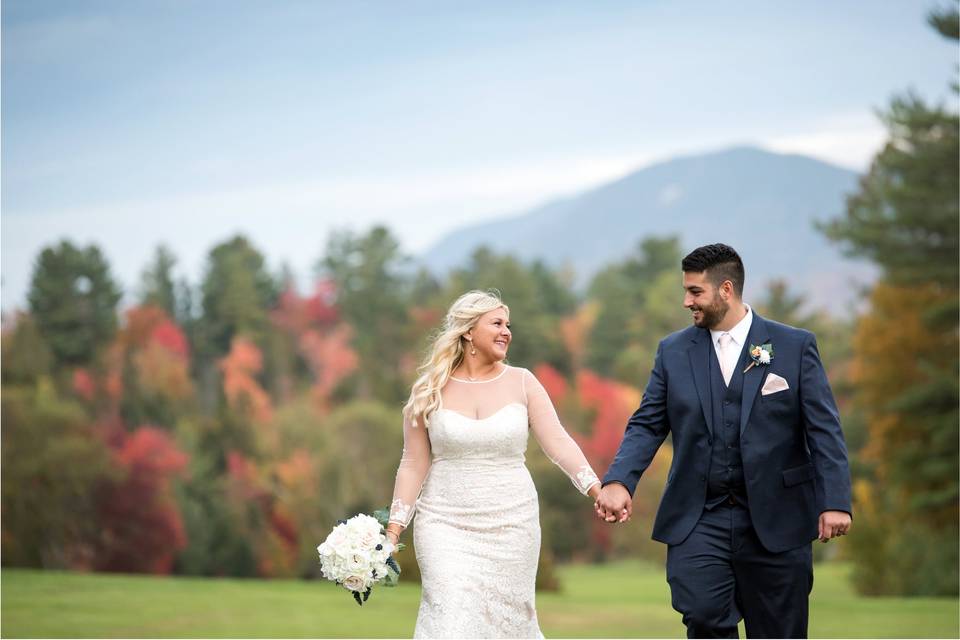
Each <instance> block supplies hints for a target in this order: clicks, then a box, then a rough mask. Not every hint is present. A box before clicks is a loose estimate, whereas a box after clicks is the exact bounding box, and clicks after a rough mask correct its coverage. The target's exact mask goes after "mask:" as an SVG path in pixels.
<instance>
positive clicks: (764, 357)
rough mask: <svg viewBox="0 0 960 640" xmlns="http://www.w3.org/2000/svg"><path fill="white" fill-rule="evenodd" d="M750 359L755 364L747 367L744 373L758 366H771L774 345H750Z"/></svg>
mask: <svg viewBox="0 0 960 640" xmlns="http://www.w3.org/2000/svg"><path fill="white" fill-rule="evenodd" d="M750 359H751V360H753V362H751V363H750V364H749V365H747V368H746V369H744V370H743V372H744V373H746V372H747V371H750V369H753V368H754V367H756V366H757V365H763V364H770V363H771V362H772V361H773V344H771V343H769V342H768V343H766V344H761V345H756V344H752V345H750Z"/></svg>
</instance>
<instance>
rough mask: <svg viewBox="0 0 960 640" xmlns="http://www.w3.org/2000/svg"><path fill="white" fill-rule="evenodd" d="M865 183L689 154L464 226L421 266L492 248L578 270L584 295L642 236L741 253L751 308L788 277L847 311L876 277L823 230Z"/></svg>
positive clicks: (749, 156) (757, 160)
mask: <svg viewBox="0 0 960 640" xmlns="http://www.w3.org/2000/svg"><path fill="white" fill-rule="evenodd" d="M858 177H859V176H858V174H857V173H855V172H853V171H850V170H847V169H843V168H840V167H837V166H834V165H830V164H827V163H825V162H821V161H819V160H815V159H813V158H809V157H805V156H800V155H790V154H779V153H772V152H769V151H765V150H762V149H758V148H753V147H736V148H732V149H727V150H723V151H719V152H715V153H707V154H702V155H696V156H686V157H680V158H675V159H672V160H669V161H666V162H662V163H659V164H654V165H652V166H649V167H646V168H644V169H641V170H639V171H636V172H634V173H631V174H629V175H627V176H625V177H623V178H621V179H619V180H616V181H614V182H611V183H609V184H605V185H602V186H600V187H596V188H594V189H591V190H589V191H587V192H585V193H582V194H580V195H577V196H574V197H570V198H565V199H561V200H556V201H553V202H549V203H547V204H544V205H543V206H540V207H537V208H534V209H532V210H530V211H527V212H525V213H522V214H520V215H514V216H508V217H503V218H500V219H496V220H494V221H492V222H485V223H481V224H476V225H471V226H467V227H463V228H461V229H458V230H457V231H454V232H452V233H450V234H448V235H447V236H445V237H443V238H442V239H441V240H440V241H439V242H437V243H436V244H435V245H434V246H433V247H431V248H430V249H429V250H428V251H427V252H425V253H424V254H423V255H422V256H421V260H422V262H423V263H424V264H425V265H426V266H427V267H428V268H429V269H430V270H431V271H433V272H434V273H443V272H445V271H446V270H448V269H450V268H451V267H454V266H457V265H459V264H462V263H463V262H465V261H466V260H467V258H468V257H469V256H470V254H471V253H472V251H473V250H474V249H475V248H477V247H479V246H481V245H486V246H488V247H490V248H492V249H493V250H495V251H496V252H498V253H511V254H513V255H516V256H518V257H519V258H521V259H523V260H527V261H531V260H534V259H537V258H539V259H542V260H544V261H546V262H547V263H548V264H550V265H552V266H554V267H560V266H570V267H572V268H573V269H574V271H575V273H576V275H577V283H578V285H581V286H582V285H583V284H585V283H586V282H588V281H589V278H590V277H591V276H592V275H593V274H594V273H596V272H597V271H598V270H599V269H601V268H602V267H603V266H605V265H606V264H608V263H610V262H612V261H615V260H618V259H621V258H623V257H624V256H626V255H628V254H630V253H631V252H633V251H634V250H635V249H636V246H637V243H638V242H639V241H640V240H641V239H642V238H644V237H646V236H650V235H658V236H664V235H678V236H679V237H680V240H681V246H682V247H683V249H684V251H688V250H691V249H693V248H695V247H697V246H699V245H702V244H709V243H711V242H725V243H727V244H729V245H731V246H733V247H734V248H736V249H737V251H738V252H739V253H740V255H741V256H742V258H743V261H744V265H745V267H746V273H747V278H746V280H747V281H746V287H745V292H744V299H745V300H746V301H748V302H749V301H750V299H751V295H754V296H755V295H758V293H759V292H760V291H762V288H763V286H764V285H765V283H766V282H767V281H769V280H771V279H774V278H785V279H786V280H787V281H788V282H789V284H790V289H791V290H792V291H794V292H799V293H803V294H804V295H806V296H807V298H808V302H809V303H810V304H811V305H812V306H814V307H826V308H829V309H830V310H832V311H834V312H842V311H844V310H845V309H847V308H848V307H849V305H850V304H852V303H855V302H856V300H857V298H858V297H859V294H860V289H861V285H862V284H865V283H867V282H869V281H870V280H872V279H873V273H874V270H873V268H872V267H871V266H870V265H868V264H866V263H863V262H855V261H851V260H849V259H845V258H843V257H842V256H841V254H840V251H839V250H838V248H837V247H836V246H834V245H832V244H830V243H829V242H828V240H827V239H826V238H825V237H824V236H823V234H821V233H820V232H819V231H817V230H816V229H815V228H814V222H815V221H823V220H828V219H831V218H834V217H836V216H838V215H839V214H840V213H842V212H843V210H844V205H845V198H846V196H847V195H848V194H850V193H852V192H854V191H855V190H856V188H857V180H858ZM677 286H678V290H679V286H680V284H679V265H678V281H677Z"/></svg>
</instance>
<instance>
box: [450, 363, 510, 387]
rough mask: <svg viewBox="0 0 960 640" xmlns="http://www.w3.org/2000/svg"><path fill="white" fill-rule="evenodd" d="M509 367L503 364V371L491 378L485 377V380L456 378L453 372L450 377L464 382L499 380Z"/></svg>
mask: <svg viewBox="0 0 960 640" xmlns="http://www.w3.org/2000/svg"><path fill="white" fill-rule="evenodd" d="M509 368H510V365H508V364H505V365H503V371H501V372H500V373H498V374H497V375H495V376H493V377H492V378H487V379H486V380H464V379H463V378H458V377H456V376H455V375H453V374H451V375H450V379H451V380H456V381H457V382H464V383H466V384H483V383H484V382H493V381H494V380H499V379H500V378H501V377H502V376H503V374H505V373H506V372H507V369H509Z"/></svg>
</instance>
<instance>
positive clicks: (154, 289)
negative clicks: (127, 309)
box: [140, 245, 179, 318]
mask: <svg viewBox="0 0 960 640" xmlns="http://www.w3.org/2000/svg"><path fill="white" fill-rule="evenodd" d="M176 264H177V259H176V257H175V256H174V255H173V253H172V252H171V251H170V250H169V249H168V248H167V247H165V246H163V245H160V246H159V247H157V250H156V252H155V253H154V254H153V261H152V262H151V263H150V265H149V266H147V268H146V269H144V270H143V274H142V275H141V277H140V282H141V284H140V289H141V291H140V304H141V305H146V304H152V305H155V306H157V307H160V308H161V309H163V310H164V311H166V312H167V315H168V316H170V317H171V318H176V317H177V315H178V313H177V312H178V306H179V305H178V302H177V291H176V285H175V284H174V281H173V267H174V265H176Z"/></svg>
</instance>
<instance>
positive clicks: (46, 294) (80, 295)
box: [28, 241, 121, 366]
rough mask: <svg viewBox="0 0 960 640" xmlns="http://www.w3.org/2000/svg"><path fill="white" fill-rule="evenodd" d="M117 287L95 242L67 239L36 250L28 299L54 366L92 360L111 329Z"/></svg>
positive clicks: (113, 326) (86, 363) (115, 307)
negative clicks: (77, 243) (75, 242)
mask: <svg viewBox="0 0 960 640" xmlns="http://www.w3.org/2000/svg"><path fill="white" fill-rule="evenodd" d="M120 297H121V294H120V289H119V288H118V286H117V285H116V283H115V282H114V280H113V277H112V276H111V275H110V266H109V265H108V264H107V261H106V259H105V258H104V257H103V255H102V254H101V253H100V249H98V248H97V247H96V246H89V247H87V248H86V249H79V248H77V247H75V246H74V245H73V244H71V243H70V242H67V241H63V242H61V243H60V244H59V245H57V246H56V247H48V248H46V249H44V250H43V251H42V252H41V253H40V257H39V258H38V259H37V262H36V264H35V266H34V270H33V278H32V280H31V284H30V291H29V293H28V300H29V304H30V313H31V315H32V316H33V318H34V320H35V321H36V323H37V328H38V329H39V331H40V334H41V335H42V336H43V339H44V340H45V342H46V343H47V344H48V345H49V347H50V350H51V351H52V352H53V357H54V361H55V363H56V364H57V365H66V366H84V365H88V364H90V363H92V362H93V360H94V358H95V356H96V354H97V352H98V351H99V350H100V349H101V348H102V347H103V346H104V345H105V344H107V343H108V342H109V341H110V340H111V339H112V338H113V335H114V333H115V332H116V329H117V303H118V302H119V301H120Z"/></svg>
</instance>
